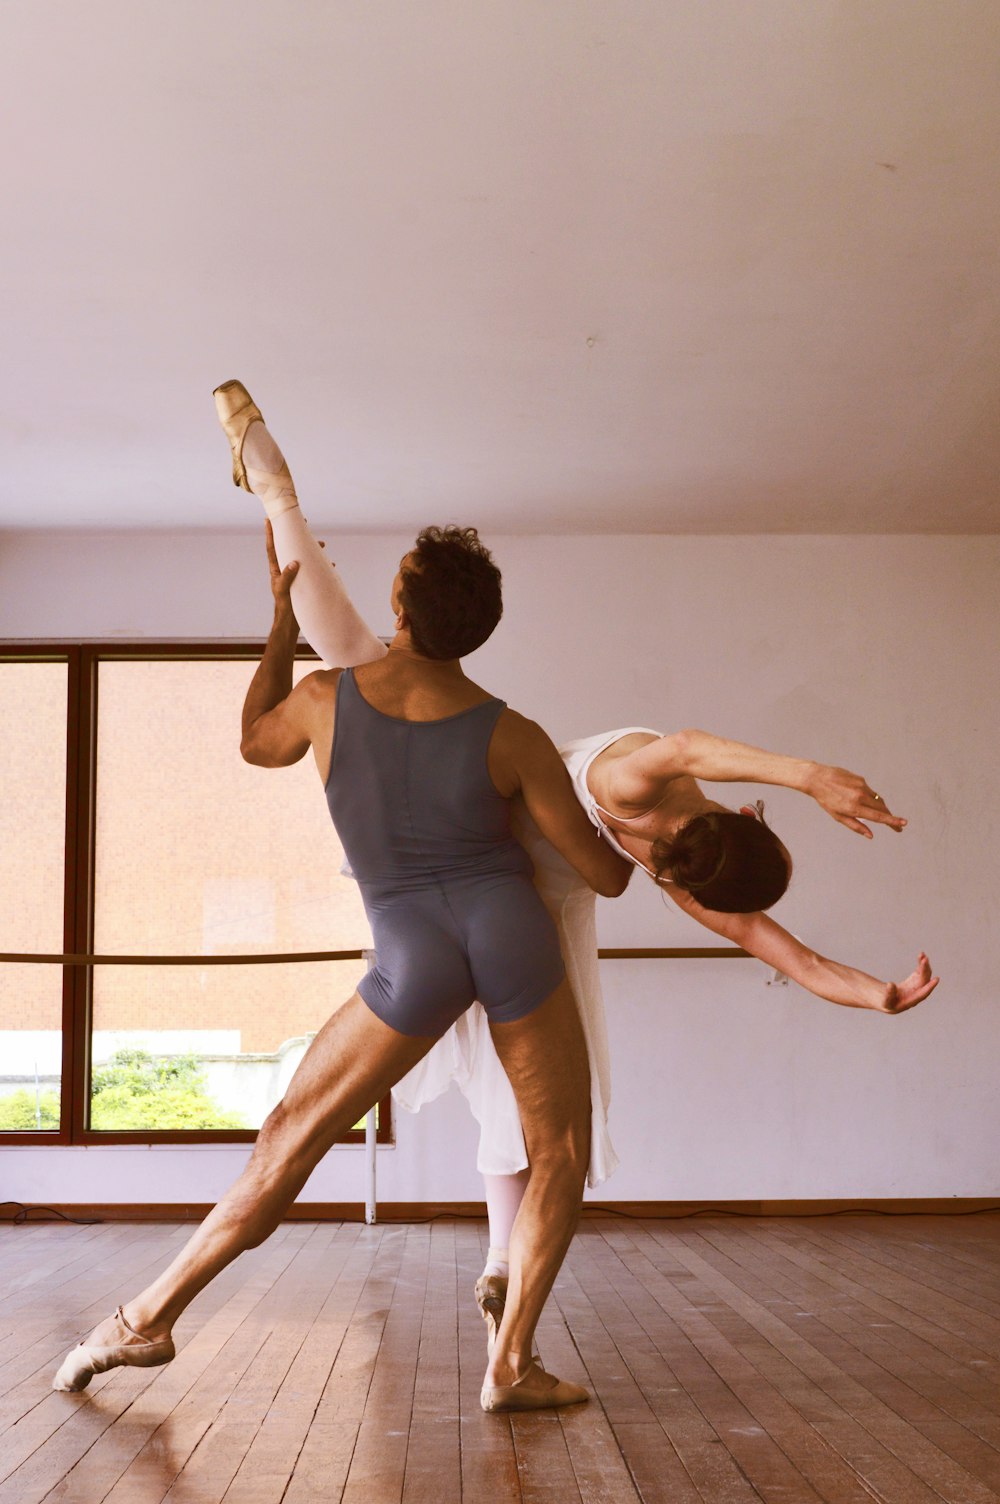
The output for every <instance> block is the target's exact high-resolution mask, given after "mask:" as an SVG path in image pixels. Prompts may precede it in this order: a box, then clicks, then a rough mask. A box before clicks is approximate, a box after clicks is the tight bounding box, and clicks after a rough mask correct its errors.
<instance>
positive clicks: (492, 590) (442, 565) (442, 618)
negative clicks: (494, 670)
mask: <svg viewBox="0 0 1000 1504" xmlns="http://www.w3.org/2000/svg"><path fill="white" fill-rule="evenodd" d="M402 573H403V587H402V590H401V592H400V604H401V605H402V607H403V609H404V611H405V612H406V615H407V617H408V618H409V626H410V637H411V638H412V641H413V646H414V647H415V648H416V650H417V652H418V653H422V654H423V655H424V657H425V658H442V659H448V658H464V657H465V656H466V654H467V653H471V652H474V651H475V649H476V648H478V647H480V646H481V645H482V644H483V643H484V642H485V641H486V639H487V637H489V635H490V633H491V632H492V631H493V628H494V627H495V626H496V624H497V622H498V621H499V620H500V617H501V615H502V614H503V600H502V597H501V593H500V571H499V569H498V568H497V566H496V565H495V564H494V562H493V559H492V556H491V554H490V551H489V549H488V548H486V547H485V546H484V545H483V544H482V543H480V541H479V534H478V533H477V531H476V529H475V528H474V527H455V526H453V525H449V526H448V527H425V528H424V530H423V531H422V533H421V534H420V536H419V538H418V539H417V541H416V543H415V544H414V545H413V548H412V550H411V557H410V562H409V564H408V565H407V566H406V567H405V568H404V569H403V572H402Z"/></svg>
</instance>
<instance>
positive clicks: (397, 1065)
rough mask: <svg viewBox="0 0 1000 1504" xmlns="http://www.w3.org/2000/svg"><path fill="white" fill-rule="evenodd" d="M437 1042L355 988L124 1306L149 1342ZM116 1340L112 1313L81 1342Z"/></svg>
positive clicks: (258, 1239) (264, 1229)
mask: <svg viewBox="0 0 1000 1504" xmlns="http://www.w3.org/2000/svg"><path fill="white" fill-rule="evenodd" d="M433 1043H434V1041H433V1040H432V1039H414V1038H411V1037H410V1036H408V1035H405V1034H399V1033H397V1032H396V1030H395V1029H391V1028H390V1027H389V1026H388V1024H384V1023H383V1022H382V1020H381V1019H380V1018H377V1017H376V1016H375V1014H374V1013H372V1011H371V1010H370V1009H369V1008H368V1007H367V1006H366V1004H365V1003H364V1002H363V1001H362V999H361V998H360V996H359V995H358V994H357V993H355V994H354V996H353V997H352V998H351V999H350V1001H349V1002H347V1003H345V1004H344V1006H343V1007H342V1008H339V1009H338V1010H337V1012H336V1013H335V1014H334V1015H333V1017H332V1018H330V1019H328V1021H327V1022H326V1023H325V1024H324V1025H323V1027H322V1029H321V1030H320V1031H319V1033H318V1034H317V1035H316V1038H315V1039H314V1040H313V1042H312V1044H311V1045H310V1046H309V1048H308V1050H307V1051H306V1053H305V1055H304V1056H303V1058H302V1060H301V1061H300V1063H299V1066H298V1069H297V1070H296V1072H295V1074H294V1076H293V1077H292V1079H291V1081H290V1082H289V1084H288V1090H287V1091H286V1093H285V1095H284V1097H283V1099H282V1100H281V1101H280V1102H279V1103H278V1105H277V1107H276V1108H275V1109H274V1111H273V1112H272V1113H271V1114H270V1115H269V1117H268V1118H267V1120H266V1121H265V1123H264V1125H263V1127H262V1128H261V1130H260V1132H259V1134H258V1135H257V1142H256V1144H255V1145H254V1149H253V1153H252V1155H251V1157H250V1160H249V1163H248V1164H247V1167H246V1169H245V1170H244V1171H243V1173H242V1175H241V1176H240V1177H239V1179H238V1180H237V1181H236V1182H235V1184H234V1185H233V1186H232V1187H231V1188H230V1189H229V1190H228V1191H227V1192H226V1194H225V1196H224V1197H223V1198H222V1200H221V1201H220V1202H219V1203H218V1205H217V1206H215V1207H213V1209H212V1211H211V1212H209V1214H208V1216H207V1217H206V1218H205V1220H204V1222H202V1223H201V1225H200V1226H199V1227H198V1229H197V1231H196V1232H195V1233H194V1234H193V1235H192V1236H191V1238H189V1239H188V1242H187V1243H186V1244H185V1246H184V1247H183V1248H182V1249H181V1251H180V1253H179V1254H178V1255H177V1257H176V1258H175V1259H174V1261H173V1263H172V1264H171V1265H170V1266H169V1268H167V1269H165V1270H164V1272H163V1273H162V1274H161V1275H159V1276H158V1278H157V1279H155V1280H154V1281H153V1283H152V1284H151V1285H149V1286H148V1287H147V1288H146V1289H145V1290H143V1291H142V1293H141V1294H140V1295H137V1296H136V1297H135V1298H134V1299H133V1300H130V1301H129V1302H128V1304H127V1305H126V1306H124V1307H123V1315H124V1318H125V1321H126V1322H127V1324H128V1326H129V1327H131V1328H132V1329H133V1331H134V1332H136V1333H139V1334H141V1335H142V1336H143V1337H145V1338H148V1339H150V1340H151V1341H158V1340H160V1339H163V1338H166V1337H168V1336H169V1334H170V1330H171V1328H172V1326H173V1324H174V1322H175V1321H176V1320H177V1318H178V1316H179V1315H180V1314H181V1312H182V1311H183V1310H184V1309H185V1308H186V1307H187V1306H188V1305H189V1304H190V1302H191V1301H192V1300H193V1299H194V1297H195V1296H196V1295H197V1294H198V1292H199V1291H200V1290H203V1289H204V1288H205V1286H206V1285H207V1284H208V1283H209V1281H210V1280H212V1279H214V1277H215V1275H217V1274H218V1273H219V1272H220V1270H222V1269H224V1268H225V1267H226V1265H227V1264H229V1263H231V1262H232V1260H233V1259H235V1258H236V1257H237V1256H238V1255H239V1254H241V1253H242V1252H243V1251H244V1250H245V1249H247V1248H256V1247H257V1245H258V1244H259V1243H263V1241H264V1240H265V1238H267V1237H269V1236H270V1235H271V1233H272V1232H274V1230H275V1228H276V1227H277V1226H278V1224H279V1223H280V1221H281V1219H282V1217H283V1215H284V1213H285V1212H286V1211H287V1210H288V1208H289V1206H291V1204H292V1202H293V1201H294V1200H295V1198H296V1196H297V1195H298V1194H299V1192H300V1191H301V1189H302V1187H303V1186H304V1185H305V1183H306V1181H307V1180H308V1178H309V1175H310V1174H311V1172H312V1171H313V1169H315V1167H316V1165H317V1164H318V1163H319V1161H320V1160H321V1159H322V1158H323V1156H324V1154H325V1153H326V1152H327V1150H328V1149H329V1148H330V1146H331V1145H332V1144H333V1143H334V1142H335V1141H336V1139H337V1138H338V1136H339V1135H340V1134H341V1133H343V1132H344V1130H345V1129H347V1128H350V1127H351V1126H352V1124H354V1123H356V1122H357V1121H358V1119H359V1118H360V1117H361V1116H362V1115H363V1114H364V1113H365V1112H366V1111H367V1110H368V1109H369V1108H370V1107H371V1106H372V1104H373V1103H375V1102H377V1101H378V1100H379V1099H380V1098H381V1097H383V1096H384V1095H385V1093H386V1092H387V1091H388V1090H389V1088H390V1087H391V1086H394V1085H395V1083H396V1082H397V1081H398V1080H399V1079H400V1077H401V1076H403V1075H405V1074H406V1072H407V1071H408V1070H410V1069H411V1067H412V1066H414V1065H416V1063H417V1061H418V1060H420V1059H421V1058H422V1057H423V1056H424V1055H425V1054H426V1053H427V1051H428V1050H429V1049H430V1047H431V1045H432V1044H433ZM116 1333H117V1335H116ZM120 1341H121V1332H120V1329H118V1328H117V1326H116V1318H115V1317H109V1318H108V1319H107V1320H106V1321H104V1322H102V1323H101V1324H100V1325H99V1326H97V1327H96V1328H95V1329H94V1331H93V1333H92V1334H91V1335H90V1337H88V1338H87V1340H86V1343H85V1344H84V1345H85V1346H88V1347H90V1346H94V1347H102V1346H104V1345H107V1344H111V1343H115V1342H120ZM68 1361H69V1360H67V1362H68Z"/></svg>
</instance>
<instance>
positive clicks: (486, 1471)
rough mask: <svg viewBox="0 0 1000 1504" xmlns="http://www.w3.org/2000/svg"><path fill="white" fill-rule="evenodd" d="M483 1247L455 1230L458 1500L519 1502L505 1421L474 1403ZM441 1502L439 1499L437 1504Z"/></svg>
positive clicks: (479, 1375)
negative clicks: (477, 1299)
mask: <svg viewBox="0 0 1000 1504" xmlns="http://www.w3.org/2000/svg"><path fill="white" fill-rule="evenodd" d="M484 1254H485V1247H484V1244H483V1240H482V1233H481V1230H480V1228H479V1227H478V1226H477V1224H475V1223H470V1222H462V1223H458V1224H457V1225H456V1227H455V1275H456V1290H457V1298H458V1367H459V1415H460V1421H459V1425H460V1439H461V1460H462V1499H463V1501H466V1504H473V1501H477V1500H480V1499H482V1500H485V1501H488V1504H493V1501H494V1500H495V1501H496V1504H521V1482H520V1478H519V1476H518V1470H517V1456H516V1453H515V1450H514V1437H513V1434H512V1432H511V1426H510V1421H509V1419H508V1418H507V1417H506V1416H505V1415H487V1414H485V1412H484V1411H483V1409H482V1408H481V1406H480V1403H479V1395H480V1391H481V1389H482V1387H483V1378H484V1377H485V1374H486V1326H485V1324H484V1322H483V1320H482V1317H481V1316H480V1314H479V1310H478V1307H477V1306H476V1304H475V1299H474V1293H473V1292H474V1289H475V1284H476V1279H477V1278H478V1276H479V1275H480V1274H481V1273H482V1269H483V1263H484ZM441 1504H444V1501H443V1500H442V1501H441Z"/></svg>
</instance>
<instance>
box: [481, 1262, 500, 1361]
mask: <svg viewBox="0 0 1000 1504" xmlns="http://www.w3.org/2000/svg"><path fill="white" fill-rule="evenodd" d="M506 1303H507V1279H506V1277H505V1276H504V1275H502V1274H481V1275H480V1276H479V1278H478V1279H477V1280H476V1305H477V1306H478V1307H479V1309H480V1311H481V1313H482V1317H483V1320H484V1321H485V1322H486V1351H487V1352H488V1353H491V1352H492V1351H493V1344H494V1342H495V1341H496V1340H497V1331H498V1330H499V1327H500V1323H501V1321H502V1320H503V1308H504V1306H505V1305H506Z"/></svg>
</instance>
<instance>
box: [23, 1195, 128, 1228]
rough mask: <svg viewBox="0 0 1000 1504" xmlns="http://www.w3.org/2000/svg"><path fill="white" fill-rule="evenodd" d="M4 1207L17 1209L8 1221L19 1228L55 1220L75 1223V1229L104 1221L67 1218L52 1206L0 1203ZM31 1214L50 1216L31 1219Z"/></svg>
mask: <svg viewBox="0 0 1000 1504" xmlns="http://www.w3.org/2000/svg"><path fill="white" fill-rule="evenodd" d="M4 1206H16V1207H18V1208H19V1210H18V1211H16V1212H15V1213H14V1215H13V1216H12V1217H11V1219H10V1220H11V1223H12V1224H13V1226H14V1227H21V1226H23V1224H24V1223H25V1222H51V1221H53V1220H54V1219H55V1218H58V1219H59V1220H60V1221H62V1222H75V1223H76V1225H77V1227H94V1226H96V1225H97V1223H99V1222H103V1221H104V1218H103V1217H67V1215H66V1213H65V1212H61V1211H59V1210H58V1208H56V1207H54V1206H25V1204H24V1202H23V1201H0V1207H4ZM32 1212H49V1213H50V1214H51V1215H49V1216H47V1217H33V1216H32V1215H31V1213H32ZM4 1220H6V1219H4Z"/></svg>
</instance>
